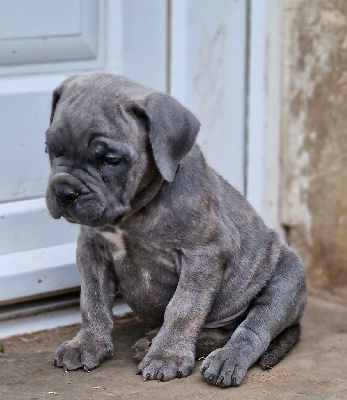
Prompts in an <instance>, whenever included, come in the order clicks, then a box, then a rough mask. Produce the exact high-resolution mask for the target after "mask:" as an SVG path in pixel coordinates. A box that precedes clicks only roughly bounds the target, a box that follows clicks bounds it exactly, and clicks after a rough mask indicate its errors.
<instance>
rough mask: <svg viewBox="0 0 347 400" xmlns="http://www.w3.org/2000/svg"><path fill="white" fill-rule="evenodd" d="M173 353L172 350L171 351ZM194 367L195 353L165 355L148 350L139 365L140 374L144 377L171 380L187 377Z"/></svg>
mask: <svg viewBox="0 0 347 400" xmlns="http://www.w3.org/2000/svg"><path fill="white" fill-rule="evenodd" d="M170 353H171V352H170ZM193 367H194V354H193V353H191V354H190V353H187V354H177V353H176V354H175V353H174V352H172V353H171V355H170V356H169V355H165V356H164V355H163V354H160V353H155V352H154V353H153V354H151V352H148V353H147V355H146V356H145V358H144V359H143V360H142V362H141V363H140V364H139V367H138V374H139V375H142V376H143V378H144V379H146V380H148V379H158V380H160V381H170V380H172V379H174V378H185V377H186V376H188V375H190V374H191V372H192V370H193Z"/></svg>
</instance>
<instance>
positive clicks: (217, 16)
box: [170, 0, 247, 192]
mask: <svg viewBox="0 0 347 400" xmlns="http://www.w3.org/2000/svg"><path fill="white" fill-rule="evenodd" d="M171 4H172V10H171V11H172V12H171V27H172V35H171V64H170V65H171V68H170V70H171V94H172V95H173V96H175V97H176V98H178V99H179V100H180V101H181V102H182V103H183V104H184V105H186V106H187V107H188V108H189V109H191V110H192V111H193V112H194V113H195V114H196V115H197V117H198V118H199V120H200V121H201V131H200V133H199V136H198V143H200V145H201V147H202V149H203V151H204V153H205V155H206V158H207V160H208V161H209V163H210V164H211V165H212V166H213V167H214V169H215V170H216V171H217V172H218V173H220V174H221V175H222V176H223V177H224V178H226V179H227V180H228V181H229V182H230V183H231V184H233V185H234V186H235V187H236V188H237V189H239V190H240V191H241V192H243V191H244V163H245V158H244V154H245V144H244V132H245V99H246V50H247V2H246V1H227V0H214V1H210V0H175V1H172V2H171Z"/></svg>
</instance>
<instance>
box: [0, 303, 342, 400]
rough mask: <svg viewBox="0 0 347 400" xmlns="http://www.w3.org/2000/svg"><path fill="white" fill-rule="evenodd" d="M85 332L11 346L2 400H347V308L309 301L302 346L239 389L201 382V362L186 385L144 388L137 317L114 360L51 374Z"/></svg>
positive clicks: (120, 326) (147, 384)
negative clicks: (56, 355)
mask: <svg viewBox="0 0 347 400" xmlns="http://www.w3.org/2000/svg"><path fill="white" fill-rule="evenodd" d="M78 328H79V327H78V325H74V326H69V327H64V328H58V329H54V330H51V331H44V332H39V333H36V334H31V335H22V336H19V337H18V336H17V337H12V338H9V339H7V340H5V341H4V342H3V346H4V353H3V354H2V353H0V366H1V375H0V399H1V400H12V399H13V400H21V399H25V400H38V399H54V398H56V399H66V400H75V399H76V400H77V399H88V400H94V399H99V400H100V399H132V400H133V399H134V400H137V399H139V400H147V399H148V400H157V399H158V400H159V399H160V400H162V399H165V400H171V399H201V398H204V399H215V400H218V399H231V398H233V399H238V400H243V399H247V400H253V399H254V400H255V399H257V400H262V399H266V400H272V399H276V400H278V399H281V400H287V399H308V400H312V399H322V400H323V399H324V400H335V399H336V400H337V399H338V400H341V399H347V308H346V307H343V306H341V305H337V304H332V303H328V302H325V301H322V300H319V299H315V298H310V299H309V302H308V308H307V312H306V314H305V317H304V320H303V329H302V340H301V341H300V343H299V345H298V346H297V347H296V348H295V349H294V350H293V351H292V352H291V353H290V354H289V355H288V356H287V358H286V359H285V360H283V361H282V362H281V363H280V364H278V365H277V366H276V367H275V368H273V369H272V370H270V371H265V372H264V371H262V370H261V369H260V368H259V367H258V366H255V367H253V368H251V369H250V370H249V371H248V374H247V376H246V378H245V380H244V381H243V383H242V385H241V386H240V387H238V388H229V389H220V388H217V387H213V386H210V385H208V384H207V383H206V382H205V381H204V380H203V379H202V377H201V376H200V373H199V368H198V367H199V364H200V363H197V366H196V367H195V370H194V372H193V374H192V375H191V376H190V377H188V378H185V379H181V380H178V379H175V380H174V381H171V382H157V381H143V379H142V378H140V377H139V376H137V375H135V371H136V363H135V362H134V360H133V358H132V357H133V352H132V349H131V346H132V345H133V343H134V342H135V341H136V340H137V339H139V338H140V337H142V336H143V334H144V332H146V330H147V329H146V327H145V326H144V325H143V324H142V323H141V322H139V321H138V320H137V319H136V318H135V317H134V316H133V315H132V314H129V315H127V316H125V317H122V318H116V323H115V337H116V338H117V339H116V340H115V354H114V357H113V358H111V359H109V360H107V361H105V362H104V363H103V364H102V365H100V366H99V367H98V368H97V369H95V370H94V371H92V372H90V373H86V372H84V371H81V370H79V371H75V372H69V373H67V374H65V373H64V372H63V371H62V369H60V368H53V367H52V365H51V360H52V355H53V352H54V350H55V348H56V347H57V346H58V345H59V344H60V343H61V342H62V341H64V340H68V339H70V338H72V337H73V336H74V334H75V333H76V332H77V331H78Z"/></svg>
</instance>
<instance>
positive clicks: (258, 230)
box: [46, 74, 306, 387]
mask: <svg viewBox="0 0 347 400" xmlns="http://www.w3.org/2000/svg"><path fill="white" fill-rule="evenodd" d="M199 127H200V124H199V121H198V120H197V119H196V118H195V116H194V115H193V114H192V113H191V112H190V111H188V110H187V109H186V108H184V107H183V106H182V105H181V104H180V103H179V102H178V101H176V100H175V99H174V98H172V97H171V96H169V95H167V94H164V93H158V92H156V91H154V90H151V89H149V88H147V87H144V86H142V85H139V84H137V83H135V82H132V81H131V80H129V79H126V78H124V77H121V76H115V75H111V74H90V75H82V76H75V77H71V78H69V79H67V80H65V81H64V82H63V83H62V84H61V85H60V86H59V87H58V88H57V89H56V90H55V91H54V94H53V105H52V114H51V124H50V126H49V128H48V130H47V134H46V145H47V148H46V151H47V152H48V154H49V158H50V163H51V175H50V178H49V183H48V189H47V206H48V209H49V212H50V213H51V215H52V216H53V217H54V218H60V217H64V218H66V219H67V220H68V221H69V222H72V223H78V224H80V226H81V230H80V235H79V238H78V245H77V265H78V268H79V273H80V276H81V311H82V329H81V331H80V332H79V333H78V334H77V336H76V337H75V338H74V339H72V340H71V341H68V342H65V343H63V344H62V345H61V346H60V347H59V348H58V349H57V351H56V354H55V356H54V361H53V363H54V365H57V366H59V367H63V368H64V370H65V371H67V370H75V369H77V368H84V369H85V370H87V371H88V370H91V369H93V368H95V367H96V366H97V365H98V364H99V363H100V362H101V361H102V360H103V359H104V358H106V357H109V356H110V355H111V354H112V350H113V344H112V337H111V335H112V327H113V315H112V305H113V299H114V294H115V292H116V291H119V292H120V293H121V294H122V296H123V298H124V300H125V301H126V303H127V304H128V305H129V306H130V307H131V308H132V310H133V311H134V312H135V313H136V315H138V316H139V317H140V318H141V319H142V320H143V321H144V322H145V323H146V324H147V325H148V326H150V327H152V328H153V329H156V331H155V332H156V333H157V334H156V335H152V337H151V338H150V339H148V338H149V337H148V338H147V339H148V342H147V339H146V340H145V342H143V341H142V342H141V340H140V341H139V342H138V343H137V345H136V347H137V350H138V353H137V358H139V359H141V358H142V357H143V359H142V361H141V362H140V364H139V366H138V374H140V375H142V376H143V377H144V378H145V379H158V380H170V379H173V378H175V377H178V378H181V377H186V376H187V375H189V374H190V373H191V372H192V369H193V367H194V363H195V359H196V357H197V356H201V355H204V356H206V358H205V360H204V361H203V362H202V365H201V367H200V371H201V374H202V375H203V377H204V378H205V379H206V380H207V382H209V383H212V384H214V385H217V386H221V387H227V386H237V385H239V384H240V383H241V381H242V379H243V378H244V376H245V374H246V372H247V370H248V368H249V367H250V366H252V365H253V364H254V363H256V362H257V361H258V362H259V363H260V365H261V366H262V367H263V368H264V369H265V368H271V367H272V366H273V365H274V364H276V363H277V362H278V361H279V360H280V359H281V358H283V357H284V355H285V354H286V353H287V352H288V351H289V350H290V349H291V348H292V347H293V346H294V344H295V343H296V341H297V340H298V339H299V333H300V327H299V320H300V318H301V317H302V314H303V311H304V308H305V303H306V294H305V293H306V292H305V277H304V270H303V267H302V264H301V261H300V260H299V258H298V257H297V255H296V254H295V253H294V252H293V251H292V250H291V249H289V248H288V246H287V245H286V244H284V243H283V242H282V241H281V239H280V238H279V236H278V234H276V233H275V232H274V231H273V230H271V229H269V228H267V227H266V226H265V224H264V222H263V221H262V219H261V218H260V217H259V216H258V215H257V214H256V213H255V211H254V210H253V209H252V207H251V206H250V205H249V203H248V202H247V200H246V199H245V198H244V197H243V196H242V195H241V194H240V193H238V192H237V191H236V190H235V189H234V188H233V187H231V186H230V185H229V184H228V183H227V182H226V181H225V180H224V179H223V178H222V177H221V176H219V175H218V174H217V173H216V172H215V171H214V170H213V169H212V168H210V167H209V166H208V165H207V164H206V161H205V159H204V157H203V155H202V153H201V150H200V149H199V147H198V145H197V144H195V139H196V136H197V134H198V131H199ZM143 343H146V344H148V345H150V346H147V349H145V351H143V348H141V346H143ZM206 352H210V354H204V353H206Z"/></svg>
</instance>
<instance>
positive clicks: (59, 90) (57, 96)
mask: <svg viewBox="0 0 347 400" xmlns="http://www.w3.org/2000/svg"><path fill="white" fill-rule="evenodd" d="M62 92H63V85H60V86H58V87H57V88H56V89H55V90H54V92H53V99H52V108H51V118H50V120H49V122H50V124H51V123H52V122H53V118H54V113H55V109H56V108H57V104H58V102H59V100H60V97H61V94H62Z"/></svg>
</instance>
